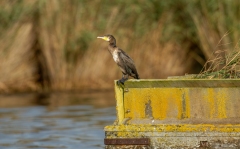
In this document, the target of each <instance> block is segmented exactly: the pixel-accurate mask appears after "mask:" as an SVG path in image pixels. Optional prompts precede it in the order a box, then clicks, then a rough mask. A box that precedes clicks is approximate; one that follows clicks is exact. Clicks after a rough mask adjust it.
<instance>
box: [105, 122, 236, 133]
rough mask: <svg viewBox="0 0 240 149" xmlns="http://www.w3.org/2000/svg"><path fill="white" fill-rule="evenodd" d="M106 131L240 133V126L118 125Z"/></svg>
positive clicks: (109, 127) (107, 127)
mask: <svg viewBox="0 0 240 149" xmlns="http://www.w3.org/2000/svg"><path fill="white" fill-rule="evenodd" d="M104 130H105V131H119V132H125V131H127V132H229V133H230V132H240V124H237V125H231V124H226V125H213V124H198V125H192V124H181V125H174V124H161V125H116V126H106V127H105V128H104Z"/></svg>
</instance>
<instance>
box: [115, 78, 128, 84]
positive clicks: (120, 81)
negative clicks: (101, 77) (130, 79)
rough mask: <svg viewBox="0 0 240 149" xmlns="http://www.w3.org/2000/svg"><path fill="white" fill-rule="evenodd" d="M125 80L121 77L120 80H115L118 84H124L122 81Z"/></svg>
mask: <svg viewBox="0 0 240 149" xmlns="http://www.w3.org/2000/svg"><path fill="white" fill-rule="evenodd" d="M125 81H127V79H124V78H122V79H120V80H118V81H117V84H118V85H124V82H125Z"/></svg>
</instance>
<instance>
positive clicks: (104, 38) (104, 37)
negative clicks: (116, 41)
mask: <svg viewBox="0 0 240 149" xmlns="http://www.w3.org/2000/svg"><path fill="white" fill-rule="evenodd" d="M97 38H100V39H103V40H105V41H109V38H108V37H107V36H98V37H97Z"/></svg>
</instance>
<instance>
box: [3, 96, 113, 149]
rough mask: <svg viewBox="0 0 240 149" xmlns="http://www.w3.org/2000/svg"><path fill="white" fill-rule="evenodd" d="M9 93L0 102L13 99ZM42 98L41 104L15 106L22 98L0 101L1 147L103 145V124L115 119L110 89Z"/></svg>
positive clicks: (91, 148)
mask: <svg viewBox="0 0 240 149" xmlns="http://www.w3.org/2000/svg"><path fill="white" fill-rule="evenodd" d="M104 95H105V97H106V98H104ZM31 96H32V95H31ZM73 96H74V98H73ZM13 97H14V96H13V95H11V96H10V97H9V95H8V96H6V97H5V98H4V97H3V96H1V98H0V103H1V102H3V100H8V99H10V100H12V101H11V102H13V101H14V100H13ZM25 97H26V96H25ZM109 97H110V98H109ZM83 98H84V99H85V102H84V103H82V102H83V101H84V100H83ZM36 100H39V99H36ZM44 100H45V101H44V102H45V105H44V106H43V105H41V106H39V105H34V106H33V105H32V103H34V102H31V106H26V105H27V104H26V105H24V107H17V103H18V102H20V101H24V99H21V98H16V97H15V102H14V103H15V104H13V103H9V104H1V105H0V106H1V107H2V108H0V148H1V149H2V148H7V149H11V148H12V149H15V148H38V149H39V148H57V149H62V148H64V149H65V148H69V149H75V148H83V149H84V148H88V149H98V148H104V144H103V139H104V131H103V128H104V126H106V125H109V124H112V123H113V121H114V120H115V119H116V118H115V115H116V114H115V107H114V106H115V101H114V97H113V94H112V93H98V96H96V95H94V94H92V93H91V96H90V95H89V96H88V97H87V95H83V94H75V95H73V94H71V95H66V94H61V95H59V94H58V95H50V96H48V97H46V98H45V99H44ZM67 101H68V102H67ZM8 102H9V101H8ZM63 103H65V105H64V104H63ZM76 103H80V104H78V105H77V104H76ZM103 103H106V104H103ZM3 105H4V106H3ZM8 105H9V106H8ZM21 105H22V104H21Z"/></svg>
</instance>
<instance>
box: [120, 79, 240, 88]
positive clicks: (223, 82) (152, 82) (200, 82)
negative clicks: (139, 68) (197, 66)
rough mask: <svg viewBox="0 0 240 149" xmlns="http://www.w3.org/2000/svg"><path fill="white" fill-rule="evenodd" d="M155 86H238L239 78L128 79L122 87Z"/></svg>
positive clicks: (239, 85) (239, 84) (239, 83)
mask: <svg viewBox="0 0 240 149" xmlns="http://www.w3.org/2000/svg"><path fill="white" fill-rule="evenodd" d="M155 87H161V88H165V87H186V88H187V87H209V88H222V87H240V79H140V80H136V79H130V80H128V81H126V82H125V83H124V85H123V88H155Z"/></svg>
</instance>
